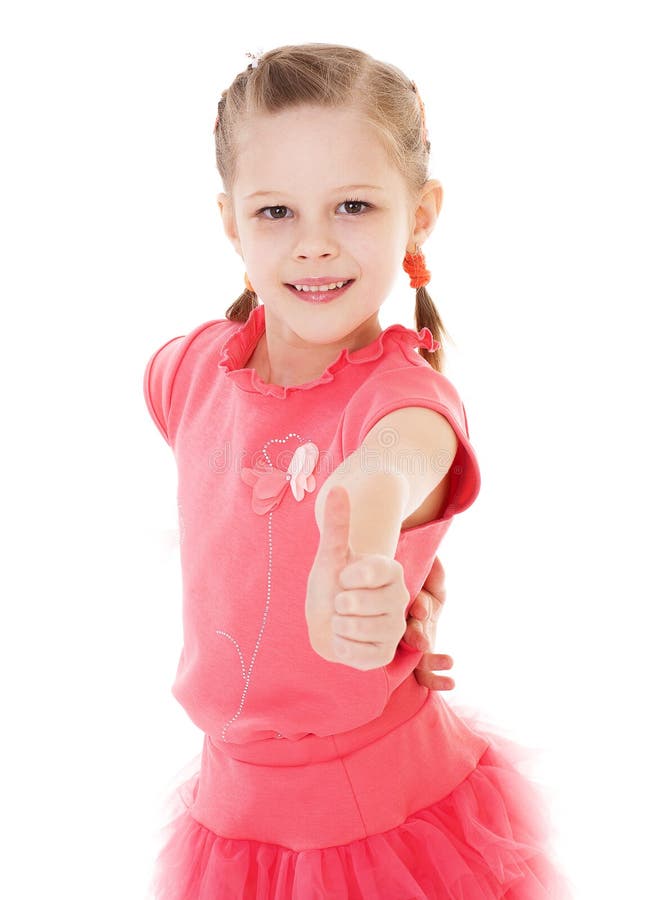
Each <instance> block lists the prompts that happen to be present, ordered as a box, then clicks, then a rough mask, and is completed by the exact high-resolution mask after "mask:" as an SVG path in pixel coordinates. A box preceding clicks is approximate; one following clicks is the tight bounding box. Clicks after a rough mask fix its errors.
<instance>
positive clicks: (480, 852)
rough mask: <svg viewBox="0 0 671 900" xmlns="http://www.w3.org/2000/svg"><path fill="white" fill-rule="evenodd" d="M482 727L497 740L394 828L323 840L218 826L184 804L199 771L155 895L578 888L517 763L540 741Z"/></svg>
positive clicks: (451, 895)
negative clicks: (233, 831) (267, 838)
mask: <svg viewBox="0 0 671 900" xmlns="http://www.w3.org/2000/svg"><path fill="white" fill-rule="evenodd" d="M469 726H470V727H473V722H472V721H471V722H469ZM479 731H480V733H481V734H484V736H485V737H486V738H487V739H488V741H489V744H490V745H489V747H488V748H487V750H486V751H485V753H484V755H483V756H482V757H481V759H480V762H479V764H478V765H477V767H476V768H475V769H474V770H473V771H472V772H471V774H470V775H469V776H468V777H467V778H466V779H465V780H464V781H462V782H461V783H460V784H459V785H458V786H457V787H456V788H455V789H454V790H453V791H452V792H451V793H450V794H449V795H448V796H447V797H444V798H442V799H441V800H440V801H438V802H437V803H434V804H433V805H431V806H428V807H426V808H425V809H422V810H419V811H418V812H416V813H414V814H413V815H411V816H409V817H408V818H407V819H406V820H405V822H403V823H402V824H401V825H399V826H398V827H396V828H393V829H391V830H390V831H386V832H383V833H380V834H373V835H370V836H369V837H367V838H365V839H362V840H356V841H353V842H351V843H349V844H344V845H341V846H334V847H327V848H322V849H314V850H301V851H295V850H291V849H288V848H285V847H281V846H278V845H275V844H267V843H261V842H259V841H253V840H239V839H231V838H226V837H222V836H220V835H217V834H215V833H214V832H212V831H210V830H209V829H208V828H206V827H204V826H203V825H201V824H200V823H199V822H197V821H196V820H195V819H194V818H193V817H192V816H191V815H190V813H189V812H188V808H189V806H190V805H191V803H192V801H193V798H194V796H195V791H196V787H197V783H198V773H197V772H196V773H195V774H193V775H191V776H190V777H189V778H188V779H187V780H186V781H185V782H183V783H182V784H181V785H180V786H179V788H178V789H177V791H176V792H175V793H174V794H172V795H171V799H170V801H169V805H168V806H167V807H166V812H167V810H168V809H171V810H172V813H171V814H172V818H171V819H169V820H168V821H167V822H166V824H165V825H164V826H163V828H162V829H161V836H162V850H161V852H160V854H159V856H158V858H157V860H156V863H155V867H154V875H153V880H152V884H151V886H150V893H149V894H148V895H147V900H149V898H151V900H322V898H323V900H500V898H504V897H505V898H506V900H545V898H547V900H550V898H552V900H570V898H571V897H572V893H571V888H570V885H569V882H568V880H566V879H565V877H564V876H563V875H562V874H561V873H560V870H559V868H558V867H557V865H556V863H555V861H554V860H553V856H552V852H551V849H550V837H551V826H550V821H549V817H548V812H547V807H546V799H545V798H544V796H543V792H544V789H543V788H542V787H541V785H539V784H537V783H535V782H533V781H531V780H530V779H529V778H527V777H526V776H525V775H523V774H522V772H521V771H520V763H521V762H522V761H523V760H524V759H525V758H528V757H529V756H531V755H533V753H532V752H531V751H529V750H527V749H526V748H522V747H520V746H518V745H516V744H514V743H513V742H511V741H509V740H508V739H506V738H503V737H501V736H500V735H495V734H490V733H487V732H485V731H483V729H482V728H481V727H480V728H479Z"/></svg>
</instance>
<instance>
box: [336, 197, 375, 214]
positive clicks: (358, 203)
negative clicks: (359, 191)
mask: <svg viewBox="0 0 671 900" xmlns="http://www.w3.org/2000/svg"><path fill="white" fill-rule="evenodd" d="M340 205H341V206H365V207H370V203H366V202H365V201H364V200H343V202H342V203H341V204H340ZM350 212H351V210H350ZM355 212H356V210H355ZM359 215H360V213H359Z"/></svg>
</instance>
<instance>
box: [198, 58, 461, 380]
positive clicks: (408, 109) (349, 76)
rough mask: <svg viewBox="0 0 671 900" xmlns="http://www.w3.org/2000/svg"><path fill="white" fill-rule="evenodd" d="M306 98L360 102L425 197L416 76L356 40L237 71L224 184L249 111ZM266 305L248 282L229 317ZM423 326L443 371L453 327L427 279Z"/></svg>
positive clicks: (222, 157)
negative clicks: (412, 77) (409, 75)
mask: <svg viewBox="0 0 671 900" xmlns="http://www.w3.org/2000/svg"><path fill="white" fill-rule="evenodd" d="M301 104H307V105H319V106H324V107H341V106H354V107H355V108H357V109H359V110H361V111H362V112H363V114H364V115H365V116H366V118H367V120H368V121H369V122H370V124H371V125H372V126H373V128H374V129H375V130H376V132H377V134H378V135H379V138H380V140H381V142H382V145H383V146H384V148H385V149H386V151H387V153H388V155H389V159H390V161H391V162H392V163H393V164H394V165H395V166H396V168H397V169H398V171H399V172H401V173H402V174H403V176H404V178H405V180H406V184H407V186H408V195H409V197H410V199H411V200H414V201H417V200H418V199H419V195H420V192H421V189H422V187H423V185H424V184H425V183H426V181H427V180H428V165H429V150H430V148H431V144H430V142H429V140H428V138H427V136H426V125H425V120H424V109H423V105H422V101H421V99H420V97H419V94H418V92H417V89H416V87H415V84H414V82H412V81H410V80H409V79H408V78H407V76H406V75H404V73H403V72H402V71H401V70H400V69H398V68H397V67H396V66H394V65H392V64H391V63H384V62H380V61H379V60H377V59H374V58H373V57H372V56H369V55H368V54H367V53H364V52H363V51H362V50H356V49H354V48H353V47H345V46H341V45H339V44H292V45H287V46H284V47H277V48H276V49H274V50H269V51H268V52H267V53H264V54H263V56H261V57H260V58H259V59H258V62H257V64H256V66H253V65H252V64H251V63H250V64H249V65H248V66H247V68H246V69H245V70H244V71H242V72H240V73H239V74H238V75H236V77H235V78H234V80H233V82H232V84H231V85H230V87H228V88H227V89H226V90H225V91H224V92H223V93H222V95H221V99H220V100H219V105H218V112H217V119H216V122H215V126H214V135H215V144H216V159H217V169H218V171H219V174H220V176H221V179H222V182H223V185H224V191H225V192H226V193H228V194H230V193H231V192H232V186H233V184H234V182H235V176H236V167H237V160H238V156H237V152H238V151H237V145H236V140H235V137H236V134H238V131H239V129H240V127H241V125H242V124H243V122H244V120H245V118H246V117H247V116H250V115H254V114H256V113H260V114H264V113H265V114H270V113H275V112H279V111H282V110H285V109H289V108H291V107H294V106H300V105H301ZM256 306H258V300H257V297H256V294H255V293H254V292H253V291H251V290H249V289H248V288H245V290H244V291H243V292H242V294H240V296H239V297H238V298H237V300H236V301H235V302H234V303H233V304H232V305H231V306H230V307H229V308H228V309H227V310H226V318H227V319H231V320H233V321H238V322H246V321H247V319H248V317H249V315H250V313H251V311H252V310H253V309H254V308H255V307H256ZM415 323H416V326H417V330H418V331H421V329H422V328H424V327H427V328H429V329H430V330H431V333H432V334H433V336H434V337H435V338H436V340H439V341H440V343H441V349H440V350H436V351H435V352H433V353H431V352H430V351H428V350H426V349H425V348H423V347H422V348H420V350H419V352H420V354H421V355H422V357H423V358H424V359H425V360H427V362H428V363H429V364H430V365H431V366H433V368H434V369H436V370H437V371H439V372H441V371H442V364H443V352H442V347H444V346H445V339H447V340H448V341H449V342H450V343H452V344H453V343H454V342H453V341H452V339H451V338H450V336H449V335H448V334H447V332H446V330H445V328H444V326H443V323H442V321H441V318H440V316H439V314H438V310H437V309H436V306H435V305H434V302H433V300H432V299H431V297H430V296H429V294H428V292H427V290H426V287H419V288H417V291H416V300H415Z"/></svg>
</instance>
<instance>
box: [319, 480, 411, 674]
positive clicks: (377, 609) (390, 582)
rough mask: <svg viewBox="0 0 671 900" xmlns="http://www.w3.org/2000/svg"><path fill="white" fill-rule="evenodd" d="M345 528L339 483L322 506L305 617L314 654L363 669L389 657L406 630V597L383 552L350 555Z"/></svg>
mask: <svg viewBox="0 0 671 900" xmlns="http://www.w3.org/2000/svg"><path fill="white" fill-rule="evenodd" d="M349 530H350V500H349V494H348V492H347V489H346V488H344V487H343V486H342V485H338V486H336V487H333V488H331V490H330V491H329V493H328V495H327V497H326V500H325V504H324V525H323V528H322V532H321V537H320V541H319V547H318V549H317V553H316V556H315V561H314V563H313V566H312V569H311V571H310V574H309V576H308V582H307V594H306V599H305V618H306V621H307V626H308V635H309V638H310V643H311V645H312V648H313V650H314V651H315V652H316V653H318V654H319V655H320V656H321V657H323V658H324V659H326V660H328V661H329V662H339V663H342V664H343V665H347V666H351V667H352V668H354V669H360V670H362V671H367V670H368V669H377V668H380V667H381V666H386V665H387V664H388V663H390V662H391V661H392V659H393V658H394V655H395V653H396V648H397V647H398V644H399V641H400V640H401V638H402V637H403V635H404V633H405V630H406V620H405V608H406V606H407V605H408V602H409V600H410V594H409V593H408V589H407V588H406V586H405V581H404V579H403V567H402V566H401V564H400V563H399V562H398V561H397V560H395V559H391V558H390V557H388V556H383V555H382V554H373V553H354V551H353V550H352V548H351V547H350V544H349Z"/></svg>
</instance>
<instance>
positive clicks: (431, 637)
mask: <svg viewBox="0 0 671 900" xmlns="http://www.w3.org/2000/svg"><path fill="white" fill-rule="evenodd" d="M445 598H446V594H445V570H444V569H443V565H442V563H441V561H440V560H439V559H438V557H437V556H436V558H435V559H434V561H433V565H432V566H431V571H430V572H429V574H428V575H427V576H426V581H425V582H424V585H423V586H422V589H421V590H420V592H419V594H418V595H417V597H416V598H415V600H414V602H413V604H412V606H411V607H410V609H409V610H408V621H407V628H406V631H405V634H404V635H403V640H404V641H405V642H406V643H407V644H408V645H409V646H411V647H413V648H414V649H415V650H423V651H425V652H424V655H423V656H422V657H421V658H420V660H419V662H418V663H417V666H416V667H415V678H416V680H417V681H418V682H419V684H421V685H423V686H424V687H427V688H429V690H431V691H451V690H452V688H453V687H454V679H453V678H450V677H449V676H447V675H434V673H433V670H437V671H443V670H445V669H451V668H452V665H453V663H454V660H453V659H452V657H451V656H448V655H447V654H446V653H431V652H429V651H430V650H431V648H432V647H433V645H434V643H435V640H436V626H437V624H438V617H439V616H440V613H441V612H442V610H443V607H444V605H445Z"/></svg>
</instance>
